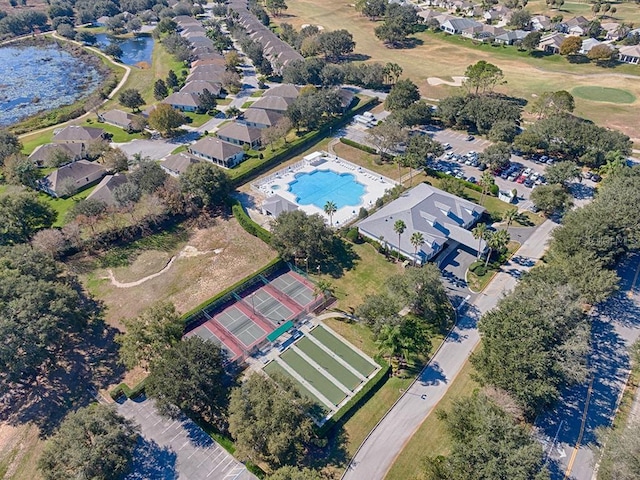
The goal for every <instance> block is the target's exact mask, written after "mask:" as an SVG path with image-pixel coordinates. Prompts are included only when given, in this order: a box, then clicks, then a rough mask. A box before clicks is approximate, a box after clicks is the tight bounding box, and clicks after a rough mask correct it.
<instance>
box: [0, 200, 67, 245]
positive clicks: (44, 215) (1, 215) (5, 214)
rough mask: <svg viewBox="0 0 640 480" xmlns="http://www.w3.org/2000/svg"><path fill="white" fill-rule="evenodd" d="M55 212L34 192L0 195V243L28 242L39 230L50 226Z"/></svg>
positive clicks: (54, 217)
mask: <svg viewBox="0 0 640 480" xmlns="http://www.w3.org/2000/svg"><path fill="white" fill-rule="evenodd" d="M56 216H57V215H56V212H55V211H54V210H53V208H52V207H51V205H50V204H49V203H48V202H45V201H43V200H41V199H40V198H38V196H37V195H36V194H35V193H31V192H26V191H23V192H16V193H11V194H5V195H2V196H0V245H14V244H17V243H24V242H28V241H29V240H30V239H31V237H33V236H34V235H35V233H36V232H37V231H39V230H43V229H45V228H51V226H52V225H53V222H55V221H56Z"/></svg>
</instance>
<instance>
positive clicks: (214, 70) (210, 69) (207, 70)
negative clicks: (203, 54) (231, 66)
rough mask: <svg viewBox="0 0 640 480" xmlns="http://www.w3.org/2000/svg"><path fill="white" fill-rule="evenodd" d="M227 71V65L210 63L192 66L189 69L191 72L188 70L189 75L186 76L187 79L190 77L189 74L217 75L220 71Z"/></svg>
mask: <svg viewBox="0 0 640 480" xmlns="http://www.w3.org/2000/svg"><path fill="white" fill-rule="evenodd" d="M226 71H227V67H226V66H225V65H220V64H217V63H210V64H209V65H198V66H196V67H193V68H192V69H191V72H189V76H188V77H187V80H188V79H189V78H190V77H191V76H199V75H202V74H204V75H219V74H220V73H223V72H226Z"/></svg>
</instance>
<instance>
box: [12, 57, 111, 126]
mask: <svg viewBox="0 0 640 480" xmlns="http://www.w3.org/2000/svg"><path fill="white" fill-rule="evenodd" d="M0 65H1V66H2V67H1V68H0V127H1V126H7V125H11V124H12V123H16V122H18V121H19V120H21V119H23V118H25V117H27V116H29V115H33V114H35V113H38V112H40V111H42V110H48V109H54V108H58V107H60V106H62V105H69V104H71V103H73V102H75V101H76V100H78V99H79V98H80V97H83V96H85V95H87V94H89V93H91V92H93V91H94V90H95V89H96V88H97V87H98V86H99V85H100V83H101V81H102V75H101V74H100V72H98V70H97V69H96V68H94V67H93V66H91V65H88V64H87V63H85V62H84V61H82V60H80V59H78V58H77V57H74V56H73V55H71V54H70V53H68V52H67V51H65V50H63V49H62V48H60V47H58V46H57V45H48V46H44V47H43V46H38V47H33V46H15V47H14V46H12V47H2V48H0Z"/></svg>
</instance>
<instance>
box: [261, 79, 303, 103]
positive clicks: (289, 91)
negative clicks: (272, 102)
mask: <svg viewBox="0 0 640 480" xmlns="http://www.w3.org/2000/svg"><path fill="white" fill-rule="evenodd" d="M298 95H300V87H298V86H296V85H293V84H292V83H283V84H281V85H277V86H275V87H271V88H268V89H267V90H265V91H264V93H263V94H262V96H263V97H282V98H293V99H295V98H298Z"/></svg>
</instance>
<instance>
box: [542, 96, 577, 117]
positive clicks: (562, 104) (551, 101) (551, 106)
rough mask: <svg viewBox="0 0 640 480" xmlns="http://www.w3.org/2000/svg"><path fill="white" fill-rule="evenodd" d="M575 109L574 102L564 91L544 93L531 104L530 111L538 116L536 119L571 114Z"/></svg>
mask: <svg viewBox="0 0 640 480" xmlns="http://www.w3.org/2000/svg"><path fill="white" fill-rule="evenodd" d="M574 108H575V100H574V98H573V95H571V94H570V93H569V92H567V91H566V90H559V91H557V92H544V93H543V94H542V95H540V96H539V97H538V99H537V100H536V101H535V102H534V103H533V108H532V111H533V113H537V114H538V118H541V117H548V116H550V115H560V114H562V113H571V112H573V109H574Z"/></svg>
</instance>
